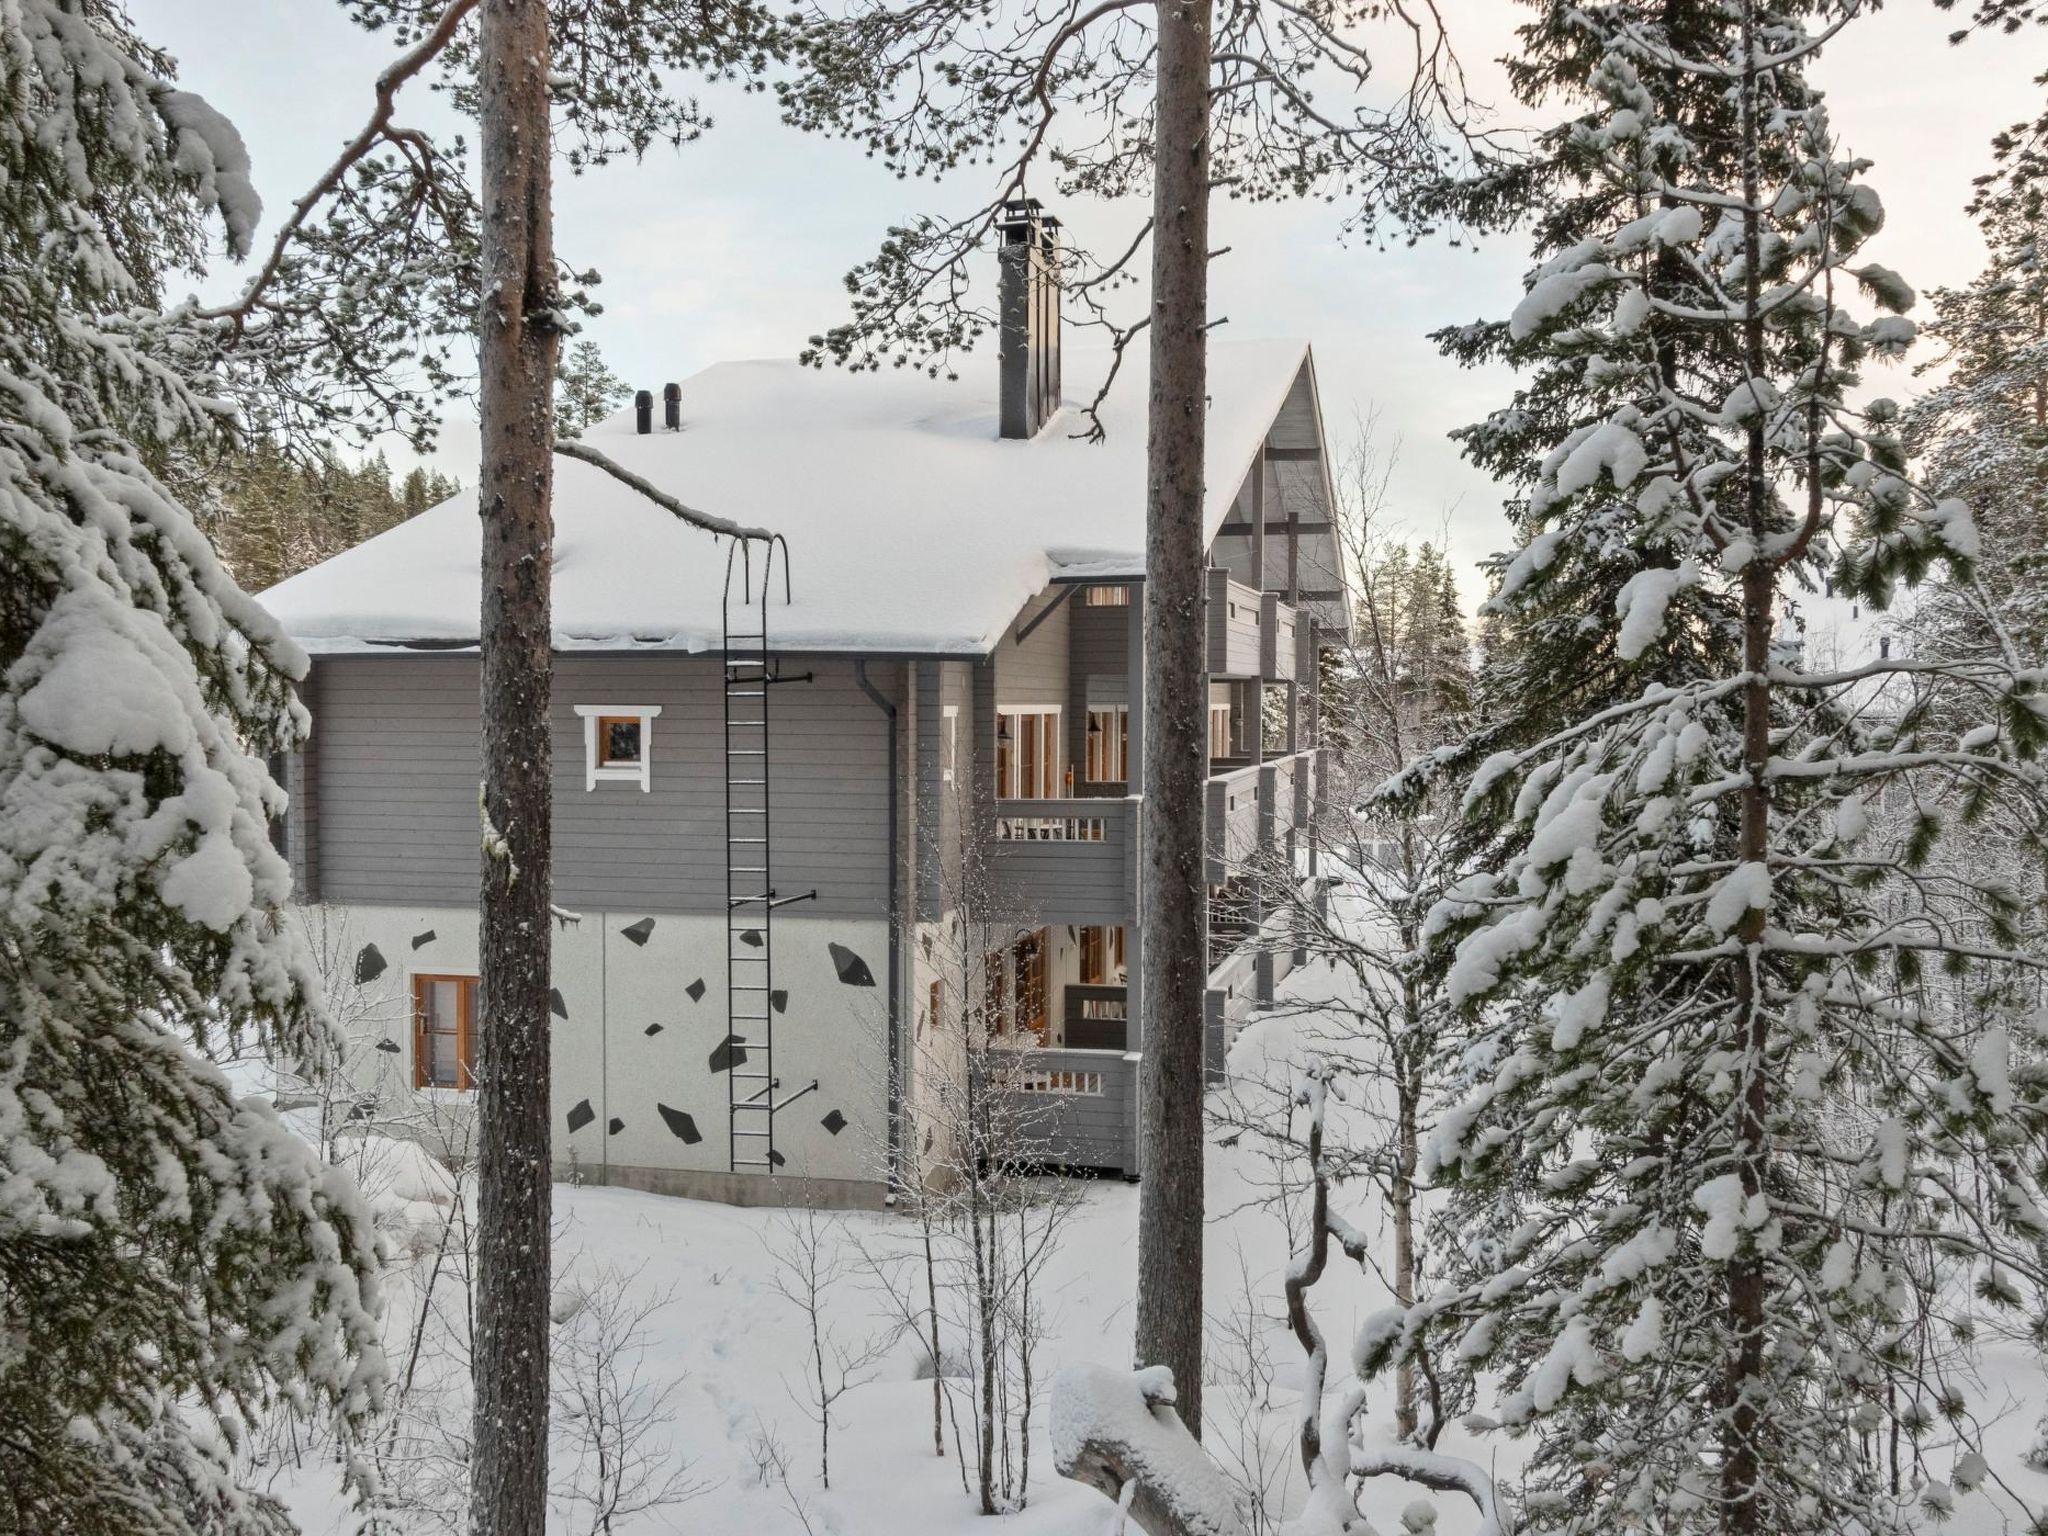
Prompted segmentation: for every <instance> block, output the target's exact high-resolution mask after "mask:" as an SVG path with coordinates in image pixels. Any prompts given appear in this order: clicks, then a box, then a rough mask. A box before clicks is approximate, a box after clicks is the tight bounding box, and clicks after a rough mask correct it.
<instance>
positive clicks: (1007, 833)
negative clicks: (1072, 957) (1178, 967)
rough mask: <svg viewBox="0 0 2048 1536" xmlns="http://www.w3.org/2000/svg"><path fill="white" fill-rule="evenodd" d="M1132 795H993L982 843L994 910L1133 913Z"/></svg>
mask: <svg viewBox="0 0 2048 1536" xmlns="http://www.w3.org/2000/svg"><path fill="white" fill-rule="evenodd" d="M1136 810H1137V801H1135V800H1130V799H1112V798H1109V797H1106V796H1092V797H1089V798H1087V799H1067V800H998V801H997V802H996V817H995V825H994V835H993V837H992V838H991V840H990V842H989V845H988V870H989V878H990V883H991V885H992V887H993V890H992V891H991V893H990V894H991V898H992V900H993V902H994V904H995V906H996V908H997V910H998V911H1007V912H1010V913H1013V914H1014V915H1015V916H1016V917H1017V918H1018V919H1019V920H1026V919H1028V920H1031V921H1035V922H1043V923H1101V924H1118V923H1128V922H1132V921H1134V920H1135V918H1136V916H1137V913H1136V910H1135V908H1136V901H1135V898H1134V896H1133V892H1134V890H1135V888H1136V887H1135V882H1134V881H1133V879H1132V874H1133V871H1132V867H1131V859H1132V853H1133V849H1134V848H1135V845H1136V841H1137V816H1136Z"/></svg>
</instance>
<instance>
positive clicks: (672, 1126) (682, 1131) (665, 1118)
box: [654, 1104, 704, 1147]
mask: <svg viewBox="0 0 2048 1536" xmlns="http://www.w3.org/2000/svg"><path fill="white" fill-rule="evenodd" d="M654 1107H655V1109H656V1110H657V1111H659V1113H660V1115H661V1119H662V1123H663V1124H664V1125H666V1126H667V1127H668V1129H669V1134H670V1135H672V1136H674V1137H675V1138H676V1140H678V1141H680V1142H682V1143H684V1144H685V1145H687V1146H692V1147H694V1146H695V1145H696V1144H697V1143H698V1142H700V1141H702V1140H703V1139H704V1135H703V1132H701V1131H699V1130H698V1129H697V1122H696V1121H695V1120H693V1119H691V1118H690V1116H688V1115H687V1114H685V1113H683V1111H682V1110H680V1109H670V1108H669V1107H668V1106H667V1105H666V1104H656V1105H655V1106H654Z"/></svg>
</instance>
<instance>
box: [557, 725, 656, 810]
mask: <svg viewBox="0 0 2048 1536" xmlns="http://www.w3.org/2000/svg"><path fill="white" fill-rule="evenodd" d="M576 713H577V714H578V715H580V716H581V717H582V719H583V789H584V792H585V793H586V794H588V793H589V792H590V791H592V790H594V789H596V788H597V786H598V784H599V782H600V781H604V780H609V781H614V782H618V783H625V784H638V785H639V786H640V789H641V792H642V793H643V794H644V793H646V792H647V791H648V790H651V789H652V788H653V787H654V721H655V719H656V717H658V716H659V715H660V714H661V706H660V705H659V704H578V705H577V706H576ZM629 720H630V721H635V722H637V723H638V724H639V726H640V761H638V762H637V763H614V762H608V761H606V759H605V756H604V736H605V730H604V728H605V727H606V726H607V725H610V724H613V723H614V722H619V723H623V722H625V721H629Z"/></svg>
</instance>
